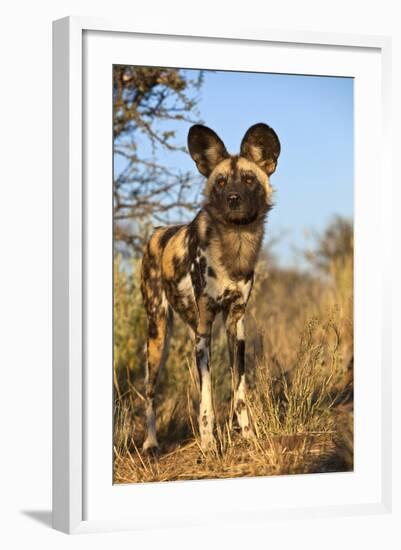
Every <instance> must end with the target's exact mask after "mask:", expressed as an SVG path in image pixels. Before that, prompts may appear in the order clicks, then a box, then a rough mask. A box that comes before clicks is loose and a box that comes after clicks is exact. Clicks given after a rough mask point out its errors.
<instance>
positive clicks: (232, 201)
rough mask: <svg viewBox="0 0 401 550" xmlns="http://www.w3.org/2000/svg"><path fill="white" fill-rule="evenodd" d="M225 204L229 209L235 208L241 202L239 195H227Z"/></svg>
mask: <svg viewBox="0 0 401 550" xmlns="http://www.w3.org/2000/svg"><path fill="white" fill-rule="evenodd" d="M227 202H228V206H229V207H230V208H237V207H238V206H239V203H240V202H241V195H240V194H239V193H230V194H229V195H227Z"/></svg>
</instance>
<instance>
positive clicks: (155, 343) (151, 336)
mask: <svg viewBox="0 0 401 550" xmlns="http://www.w3.org/2000/svg"><path fill="white" fill-rule="evenodd" d="M172 323H173V312H172V310H171V308H170V306H168V305H167V302H166V301H165V300H164V303H163V304H162V305H161V307H159V308H158V311H157V312H156V313H154V314H151V315H150V316H149V314H148V340H147V345H146V373H145V396H146V430H147V433H146V439H145V441H144V443H143V447H142V450H143V451H151V450H156V449H157V448H158V446H159V444H158V441H157V435H156V415H155V409H154V394H155V386H156V383H157V380H158V377H159V374H160V372H161V369H162V368H163V366H164V364H165V362H166V359H167V354H168V347H169V341H170V336H171V330H172Z"/></svg>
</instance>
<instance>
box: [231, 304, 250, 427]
mask: <svg viewBox="0 0 401 550" xmlns="http://www.w3.org/2000/svg"><path fill="white" fill-rule="evenodd" d="M245 306H246V304H233V305H232V306H231V307H230V309H229V310H228V311H227V312H226V314H225V317H226V318H225V324H226V329H227V340H228V349H229V354H230V364H231V368H232V372H233V382H234V411H235V414H236V417H237V420H238V424H239V426H240V428H241V432H242V435H243V437H245V438H249V437H250V436H251V435H252V433H253V432H252V428H251V425H250V422H249V415H248V410H247V398H246V381H245V331H244V314H245Z"/></svg>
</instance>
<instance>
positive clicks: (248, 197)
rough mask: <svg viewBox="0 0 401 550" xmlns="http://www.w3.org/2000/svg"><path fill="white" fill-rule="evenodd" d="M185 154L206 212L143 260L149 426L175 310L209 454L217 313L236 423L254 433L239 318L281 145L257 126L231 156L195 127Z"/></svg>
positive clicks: (158, 235) (162, 233) (161, 231)
mask: <svg viewBox="0 0 401 550" xmlns="http://www.w3.org/2000/svg"><path fill="white" fill-rule="evenodd" d="M188 147H189V151H190V154H191V156H192V158H193V159H194V161H195V162H196V164H197V166H198V169H199V171H200V172H201V173H202V174H203V175H205V176H206V177H208V180H207V184H206V187H205V202H204V205H203V208H202V209H201V210H200V212H199V213H198V214H197V216H196V217H195V219H194V220H193V221H192V222H190V223H189V224H188V225H181V226H174V227H169V228H157V229H156V230H155V231H154V233H153V235H152V236H151V238H150V240H149V243H148V245H147V247H146V250H145V253H144V256H143V261H142V278H141V290H142V295H143V302H144V306H145V309H146V313H147V317H148V343H147V381H146V397H147V400H148V408H147V411H148V424H149V422H151V423H152V422H153V423H154V413H153V393H154V387H155V384H156V381H157V374H158V372H159V370H160V368H161V367H162V365H163V363H164V362H165V359H166V355H167V350H168V337H169V333H170V331H171V323H172V311H173V310H174V311H175V312H176V313H177V314H178V315H180V317H181V318H182V319H183V320H184V322H185V323H186V324H187V325H188V326H189V327H190V329H191V331H192V333H193V334H194V336H195V344H196V363H197V368H198V373H199V379H200V384H201V402H200V417H199V419H200V423H199V428H200V432H201V441H202V447H203V448H204V449H206V450H207V449H209V448H211V447H213V446H214V437H213V424H214V414H213V411H212V408H211V407H212V406H211V395H210V375H209V363H210V339H211V330H212V324H213V321H214V318H215V316H216V314H217V313H218V312H222V313H223V317H224V321H225V324H226V329H227V340H228V348H229V356H230V365H231V368H232V369H233V373H234V379H235V381H236V386H235V391H236V398H235V404H236V412H237V417H238V420H239V423H240V426H241V428H242V432H243V434H244V435H245V436H249V433H250V432H251V430H250V426H249V421H248V417H247V413H246V410H244V406H245V405H244V399H245V377H244V369H245V363H244V358H245V340H244V334H243V317H244V313H245V308H246V304H247V301H248V299H249V295H250V292H251V287H252V282H253V273H254V268H255V265H256V261H257V258H258V253H259V250H260V247H261V244H262V239H263V233H264V222H265V218H266V214H267V212H268V211H269V209H270V208H271V204H272V203H271V194H272V189H271V186H270V182H269V176H270V175H271V173H272V172H273V171H274V169H275V167H276V163H277V158H278V155H279V153H280V144H279V141H278V138H277V136H276V134H275V133H274V131H273V130H272V129H271V128H269V127H268V126H267V125H265V124H256V125H255V126H253V127H251V128H250V129H249V130H248V131H247V133H246V134H245V137H244V139H243V141H242V144H241V153H240V155H235V156H230V155H229V154H228V153H227V151H226V149H225V146H224V144H223V142H222V141H221V140H220V138H219V137H218V136H217V135H216V134H215V133H214V132H213V131H212V130H210V129H209V128H206V127H203V126H199V125H196V126H193V127H192V128H191V129H190V132H189V136H188ZM149 434H150V435H149ZM152 446H157V440H156V436H155V431H154V426H153V428H151V427H149V429H148V438H147V440H146V441H145V443H144V448H145V449H148V448H149V447H152Z"/></svg>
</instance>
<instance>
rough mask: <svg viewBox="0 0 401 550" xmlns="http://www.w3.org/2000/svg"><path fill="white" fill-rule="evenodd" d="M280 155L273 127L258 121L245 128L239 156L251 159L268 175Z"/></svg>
mask: <svg viewBox="0 0 401 550" xmlns="http://www.w3.org/2000/svg"><path fill="white" fill-rule="evenodd" d="M279 155H280V141H279V139H278V137H277V134H276V132H275V131H274V130H273V128H270V126H268V125H267V124H264V123H263V122H260V123H259V124H255V125H254V126H251V127H250V128H249V130H247V132H246V134H245V135H244V137H243V139H242V142H241V156H242V157H245V158H247V159H248V160H251V161H252V162H254V163H255V164H257V165H258V166H260V168H262V170H264V171H265V172H266V174H267V175H268V176H270V174H273V172H274V171H275V169H276V166H277V159H278V157H279Z"/></svg>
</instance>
